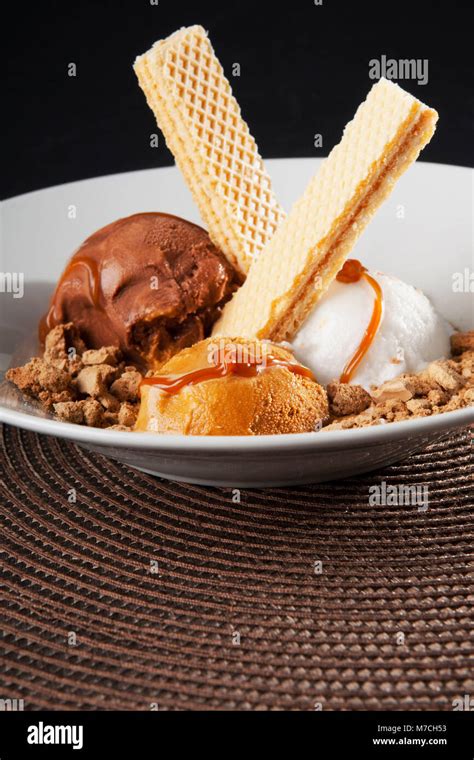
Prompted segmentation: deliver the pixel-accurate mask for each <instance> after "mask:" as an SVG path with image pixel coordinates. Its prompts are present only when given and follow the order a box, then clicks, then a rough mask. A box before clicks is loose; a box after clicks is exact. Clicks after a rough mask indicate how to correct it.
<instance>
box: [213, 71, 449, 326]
mask: <svg viewBox="0 0 474 760" xmlns="http://www.w3.org/2000/svg"><path fill="white" fill-rule="evenodd" d="M437 119H438V114H437V113H436V111H433V110H432V109H430V108H428V107H427V106H425V105H424V104H423V103H421V102H420V101H419V100H416V99H415V98H414V97H412V96H411V95H409V94H408V93H406V92H404V91H403V90H402V89H401V88H400V87H398V86H397V85H395V84H393V83H392V82H388V81H387V80H385V79H381V80H380V81H379V82H378V83H377V84H376V85H374V87H373V88H372V90H371V91H370V92H369V94H368V96H367V99H366V100H365V102H364V103H362V105H361V106H360V107H359V109H358V110H357V112H356V114H355V117H354V119H353V120H352V121H351V122H349V124H347V126H346V128H345V130H344V135H343V138H342V140H341V142H340V143H339V145H337V146H336V147H335V148H334V149H333V150H332V152H331V153H330V155H329V156H328V158H327V159H326V160H325V161H324V162H323V164H322V165H321V167H320V169H319V171H318V172H317V174H316V176H315V177H314V178H313V179H312V181H311V182H310V184H309V186H308V187H307V189H306V191H305V193H304V195H303V196H302V197H301V198H300V200H298V201H297V202H296V204H295V205H294V207H293V209H292V210H291V213H290V214H289V216H288V217H287V219H286V220H285V221H284V222H283V223H282V224H281V225H280V227H279V228H278V230H277V232H276V233H275V236H274V237H273V238H272V240H271V241H270V242H269V243H268V244H267V246H266V247H265V249H264V250H263V251H262V253H261V255H260V256H259V258H258V260H257V261H256V262H255V264H254V265H253V267H252V269H251V270H250V272H249V275H248V277H247V280H246V282H245V283H244V285H243V286H242V287H241V288H240V290H239V291H238V292H237V293H236V294H235V296H234V297H233V299H232V300H231V301H230V302H229V303H228V304H227V305H226V306H225V308H224V312H223V315H222V317H221V319H220V321H219V322H218V323H217V325H216V326H215V328H214V334H215V335H229V336H241V337H258V338H268V339H270V340H274V341H283V340H291V339H292V338H293V337H294V335H295V334H296V332H297V331H298V329H299V327H300V326H301V325H302V324H303V322H304V321H305V319H306V317H307V316H308V314H309V313H310V312H311V310H312V309H313V307H314V305H315V304H316V302H317V301H318V299H319V298H320V297H321V296H322V295H323V293H324V292H325V291H326V290H327V288H328V287H329V285H330V284H331V282H332V280H333V279H334V278H335V276H336V275H337V273H338V272H339V271H340V269H341V267H342V265H343V263H344V261H345V259H346V258H347V256H348V254H349V252H350V250H351V249H352V247H353V246H354V244H355V242H356V240H357V239H358V237H359V235H360V234H361V232H362V231H363V229H364V228H365V226H366V225H367V224H368V222H369V221H370V218H371V217H372V215H373V214H374V212H375V211H376V210H377V208H378V207H379V206H380V204H381V203H382V201H383V200H384V199H385V198H386V197H387V196H388V195H389V193H390V192H391V190H392V189H393V186H394V184H395V182H396V180H397V179H398V178H399V177H400V175H401V174H402V173H403V172H404V171H405V170H406V169H407V168H408V166H409V165H410V164H411V163H412V162H413V161H415V160H416V158H417V157H418V154H419V153H420V151H421V149H422V148H423V147H424V146H425V145H426V144H427V143H428V142H429V140H430V139H431V137H432V135H433V132H434V130H435V127H436V122H437Z"/></svg>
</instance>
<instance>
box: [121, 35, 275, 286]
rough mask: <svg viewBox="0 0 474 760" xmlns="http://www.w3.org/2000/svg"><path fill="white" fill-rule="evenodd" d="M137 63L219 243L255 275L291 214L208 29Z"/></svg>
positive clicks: (158, 47)
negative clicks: (280, 200)
mask: <svg viewBox="0 0 474 760" xmlns="http://www.w3.org/2000/svg"><path fill="white" fill-rule="evenodd" d="M134 68H135V72H136V74H137V76H138V80H139V83H140V86H141V88H142V90H143V91H144V93H145V95H146V98H147V101H148V104H149V106H150V108H151V109H152V111H153V112H154V114H155V116H156V119H157V122H158V124H159V126H160V128H161V130H162V131H163V133H164V135H165V138H166V142H167V144H168V147H169V148H170V150H171V151H172V153H173V154H174V157H175V159H176V163H177V164H178V166H179V167H180V169H181V171H182V173H183V175H184V177H185V180H186V182H187V184H188V186H189V188H190V190H191V192H192V194H193V196H194V199H195V201H196V203H197V205H198V207H199V210H200V213H201V216H202V218H203V220H204V222H205V224H206V225H207V228H208V231H209V234H210V236H211V238H212V240H213V242H214V243H215V244H216V245H217V246H218V247H219V248H220V249H221V250H222V251H223V252H224V253H225V255H226V256H227V257H228V258H229V260H230V261H231V263H232V264H234V266H236V267H238V268H239V269H240V270H241V271H242V272H244V273H247V272H248V270H249V268H250V264H251V263H252V262H253V261H254V260H255V259H256V258H257V257H258V255H259V253H260V252H261V250H262V249H263V248H264V247H265V245H266V244H267V243H268V242H269V241H270V240H271V238H272V237H273V235H274V234H275V231H276V229H277V227H278V226H279V224H280V222H281V221H282V220H283V219H284V217H285V214H284V212H283V210H282V209H281V207H280V206H279V204H278V202H277V200H276V198H275V196H274V194H273V190H272V186H271V181H270V177H269V175H268V174H267V172H266V170H265V167H264V165H263V161H262V158H261V157H260V155H259V152H258V148H257V145H256V143H255V140H254V139H253V137H252V135H251V134H250V132H249V128H248V126H247V124H246V123H245V121H244V120H243V119H242V116H241V112H240V108H239V105H238V103H237V101H236V99H235V98H234V96H233V95H232V89H231V86H230V84H229V82H228V80H227V79H226V78H225V75H224V71H223V69H222V66H221V64H220V63H219V61H218V59H217V58H216V56H215V53H214V51H213V49H212V46H211V43H210V42H209V38H208V36H207V34H206V32H205V31H204V29H203V28H202V27H200V26H192V27H189V28H185V29H181V30H180V31H178V32H176V33H175V34H173V35H171V37H168V38H167V39H165V40H162V41H159V42H156V43H155V44H154V45H153V47H152V48H151V49H150V50H149V51H148V52H147V53H145V54H144V55H141V56H139V57H138V58H137V60H136V62H135V66H134Z"/></svg>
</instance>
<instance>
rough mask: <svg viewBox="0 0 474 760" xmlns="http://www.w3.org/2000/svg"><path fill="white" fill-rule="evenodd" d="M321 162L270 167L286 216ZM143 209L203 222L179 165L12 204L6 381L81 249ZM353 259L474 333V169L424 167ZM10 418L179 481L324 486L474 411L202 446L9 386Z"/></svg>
mask: <svg viewBox="0 0 474 760" xmlns="http://www.w3.org/2000/svg"><path fill="white" fill-rule="evenodd" d="M317 165H318V160H312V159H279V160H273V161H268V163H267V166H268V169H269V171H270V174H271V176H272V178H273V180H274V187H275V190H276V193H277V196H278V198H279V199H280V200H281V202H282V204H283V205H284V207H285V208H287V209H288V208H289V206H290V205H291V203H292V202H293V201H294V200H296V199H297V198H298V197H299V195H300V194H301V192H302V189H303V188H304V187H305V186H306V184H307V182H308V181H309V179H310V177H311V176H312V175H313V173H314V171H315V170H316V168H317ZM143 211H163V212H168V213H171V214H177V215H179V216H182V217H184V218H185V219H189V220H191V221H195V222H197V223H199V221H200V220H199V216H198V213H197V211H196V208H195V206H194V203H193V201H192V198H191V196H190V194H189V192H188V190H187V188H186V187H185V185H184V182H183V180H182V178H181V176H180V174H179V173H178V170H177V169H175V168H165V169H153V170H148V171H141V172H132V173H129V174H119V175H113V176H110V177H100V178H97V179H91V180H85V181H82V182H74V183H70V184H67V185H62V186H59V187H53V188H48V189H46V190H41V191H37V192H34V193H29V194H27V195H23V196H18V197H16V198H11V199H9V200H7V201H4V202H3V203H2V215H1V223H2V251H1V262H0V270H1V271H2V272H3V273H5V272H8V273H12V274H15V275H17V274H18V275H23V277H24V283H23V289H24V292H23V295H22V297H15V295H16V296H19V295H21V292H18V289H17V293H16V294H15V293H4V292H2V293H0V370H1V371H2V373H3V371H4V370H6V369H7V368H8V367H9V366H10V364H12V363H14V362H15V363H17V364H18V363H20V362H21V361H23V360H27V359H28V358H29V357H30V355H32V354H33V353H34V352H35V350H36V348H37V346H36V342H35V334H36V325H37V322H38V319H39V317H40V316H41V314H42V313H43V312H44V311H45V309H46V305H47V302H48V299H49V295H50V294H51V292H52V289H53V286H54V283H55V281H56V279H57V278H58V276H59V275H60V274H61V271H62V269H63V268H64V265H65V263H66V261H67V259H68V258H69V256H70V255H71V253H72V252H73V251H74V250H75V248H77V247H78V245H79V244H80V243H81V242H82V241H83V240H84V239H85V238H86V237H87V236H88V235H89V234H91V233H92V232H94V231H95V230H97V229H99V228H100V227H102V226H104V225H105V224H107V223H109V222H111V221H113V220H115V219H118V218H119V217H122V216H128V215H130V214H133V213H138V212H143ZM352 255H353V256H354V257H356V258H359V259H361V260H362V261H363V262H364V263H365V264H366V265H367V266H369V267H372V268H374V269H380V270H382V271H384V272H386V273H387V274H394V275H397V276H398V277H400V278H401V279H402V280H405V281H406V282H409V283H411V284H413V285H415V286H417V287H419V288H421V289H422V290H423V291H424V292H425V293H426V295H427V296H428V297H429V298H430V299H431V300H432V302H433V305H434V306H435V308H437V309H438V310H439V311H440V312H441V314H443V315H444V316H445V317H446V318H447V319H449V320H450V321H451V322H452V324H453V325H454V326H455V327H456V328H458V329H460V330H469V329H472V328H473V326H474V307H473V299H472V290H471V288H472V284H471V282H470V277H471V275H472V272H473V269H474V262H473V254H472V171H471V170H470V169H466V168H463V167H455V166H444V165H437V164H429V163H418V164H416V165H415V166H413V167H412V168H411V169H410V171H409V172H408V173H407V174H406V175H405V176H404V177H402V179H401V180H400V181H399V183H398V184H397V186H396V188H395V190H394V192H393V194H392V196H391V197H390V198H389V199H388V201H387V202H386V203H385V204H384V205H383V206H382V208H381V209H380V210H379V212H378V213H377V215H376V217H375V219H374V220H373V222H372V223H371V224H370V225H369V227H368V229H367V230H366V232H365V233H364V235H363V236H362V238H361V239H360V241H359V243H358V244H357V246H356V248H355V249H354V252H353V254H352ZM13 281H14V282H15V281H16V282H17V283H18V282H19V281H18V280H15V279H14V280H13ZM13 357H14V358H13ZM0 421H3V422H6V423H8V424H11V425H16V426H18V427H21V428H25V429H28V430H33V431H35V432H37V433H42V434H45V435H54V436H57V437H59V438H65V439H69V440H72V441H74V442H76V443H77V444H79V445H80V446H84V447H86V448H88V449H91V450H93V451H97V452H100V453H101V454H104V455H105V456H109V457H111V458H113V459H117V460H119V461H121V462H124V463H126V464H128V465H130V466H132V467H136V468H138V469H142V470H144V471H146V472H150V473H152V474H155V475H159V476H161V477H164V478H168V479H170V480H181V481H186V482H191V483H198V484H205V485H216V486H226V487H236V488H237V487H266V486H285V485H288V486H291V485H297V484H302V483H311V482H322V481H325V480H331V479H334V478H341V477H346V476H351V475H355V474H357V473H361V472H367V471H369V470H373V469H375V468H377V467H381V466H383V465H386V464H390V463H393V462H396V461H399V460H400V459H403V458H404V457H406V456H408V455H409V454H411V453H413V452H415V451H417V450H418V449H420V448H422V447H423V446H425V445H426V444H428V443H431V442H434V441H436V440H437V439H438V438H440V437H442V436H443V435H446V434H447V433H448V432H449V431H451V430H454V429H456V428H461V427H465V426H467V425H469V424H473V423H474V408H470V409H463V410H458V411H454V412H449V413H447V414H444V415H439V416H435V417H427V418H422V419H413V420H410V421H407V422H398V423H391V424H387V425H380V426H377V427H372V428H366V429H361V430H343V431H331V432H327V433H325V432H322V433H306V434H300V435H292V436H283V435H282V436H262V437H255V438H247V437H227V438H224V437H220V438H218V437H216V438H199V437H182V436H162V435H153V434H145V433H121V432H116V431H107V430H98V429H94V428H85V427H81V426H77V425H70V424H67V423H63V422H57V421H55V420H53V419H49V418H47V417H45V416H44V415H40V414H39V413H38V412H37V411H36V410H35V409H34V408H33V407H31V406H30V405H28V404H27V403H25V402H19V401H18V399H17V397H16V396H14V395H12V394H10V393H9V392H8V389H7V388H6V386H5V385H2V386H1V387H0Z"/></svg>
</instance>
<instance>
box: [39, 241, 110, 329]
mask: <svg viewBox="0 0 474 760" xmlns="http://www.w3.org/2000/svg"><path fill="white" fill-rule="evenodd" d="M76 267H84V268H85V269H86V271H87V277H88V281H89V298H90V301H91V304H93V306H95V307H96V308H98V309H100V308H101V306H102V303H101V294H102V283H101V278H100V270H99V264H98V263H97V261H95V259H92V258H90V256H86V255H85V254H84V255H81V254H76V255H75V256H74V257H73V258H72V259H71V261H70V262H69V264H68V266H67V267H66V269H65V270H64V272H63V274H62V275H61V279H60V281H59V284H58V288H59V286H60V285H61V283H62V282H63V281H64V280H66V279H67V278H68V277H69V275H70V274H71V272H72V271H73V269H76ZM58 288H56V292H57V290H58ZM60 322H61V320H60V318H59V316H58V314H57V311H56V302H55V295H53V298H52V301H51V305H50V307H49V310H48V311H47V313H46V314H45V315H44V316H43V317H42V318H41V320H40V323H39V338H40V341H41V343H44V341H45V339H46V336H47V334H48V333H49V331H50V330H52V329H53V327H56V325H58V324H59V323H60Z"/></svg>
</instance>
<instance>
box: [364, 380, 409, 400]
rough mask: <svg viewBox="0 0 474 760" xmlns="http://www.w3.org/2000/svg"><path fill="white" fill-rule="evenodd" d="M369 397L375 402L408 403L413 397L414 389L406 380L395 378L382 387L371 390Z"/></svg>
mask: <svg viewBox="0 0 474 760" xmlns="http://www.w3.org/2000/svg"><path fill="white" fill-rule="evenodd" d="M371 395H372V398H373V399H375V401H377V402H383V401H391V400H394V401H409V399H411V398H413V396H414V395H415V387H414V385H413V384H412V383H411V382H410V380H409V379H408V378H404V377H397V378H396V379H395V380H387V382H386V383H383V385H380V386H379V387H378V388H374V389H372V393H371Z"/></svg>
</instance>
